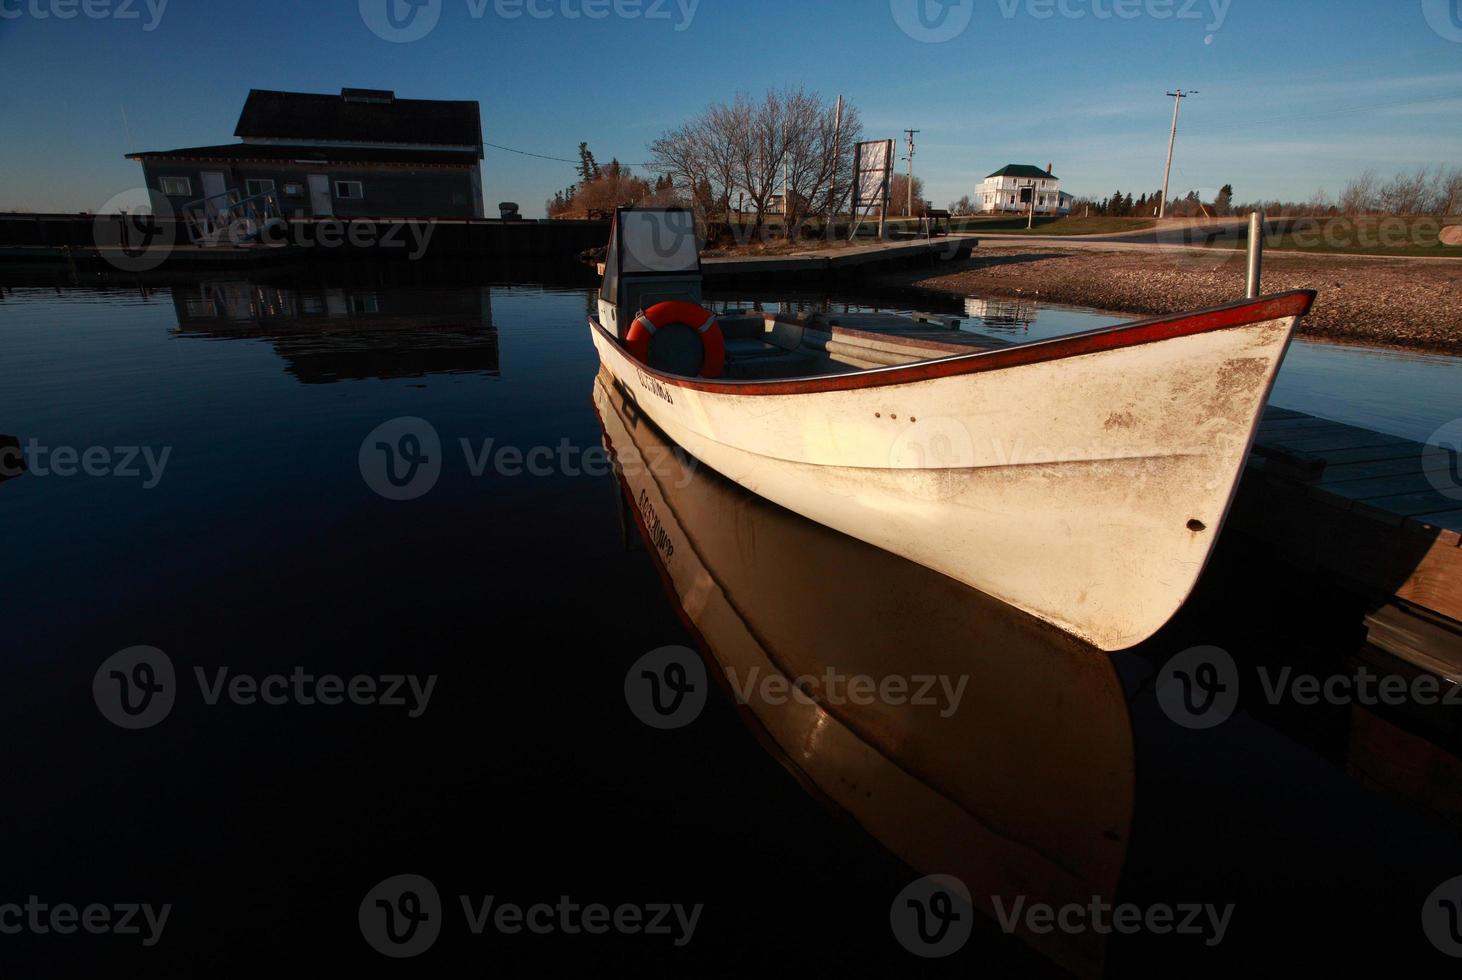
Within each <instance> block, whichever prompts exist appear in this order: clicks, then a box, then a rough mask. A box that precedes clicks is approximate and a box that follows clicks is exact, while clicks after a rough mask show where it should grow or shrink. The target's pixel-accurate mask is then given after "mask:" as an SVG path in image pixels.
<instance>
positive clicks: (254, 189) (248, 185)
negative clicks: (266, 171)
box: [244, 180, 274, 197]
mask: <svg viewBox="0 0 1462 980" xmlns="http://www.w3.org/2000/svg"><path fill="white" fill-rule="evenodd" d="M244 189H245V190H246V191H248V192H249V197H253V196H254V195H256V194H273V193H274V181H272V180H246V181H244Z"/></svg>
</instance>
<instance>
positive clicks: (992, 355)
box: [589, 289, 1315, 395]
mask: <svg viewBox="0 0 1462 980" xmlns="http://www.w3.org/2000/svg"><path fill="white" fill-rule="evenodd" d="M1314 301H1315V291H1314V290H1313V289H1297V290H1294V291H1293V292H1288V293H1276V294H1275V295H1273V296H1264V297H1261V298H1259V299H1254V300H1249V299H1244V300H1239V301H1237V302H1234V303H1229V304H1226V305H1224V306H1215V307H1213V308H1211V309H1207V310H1198V311H1196V312H1193V313H1179V314H1176V315H1173V316H1165V317H1155V318H1153V319H1150V320H1138V321H1136V322H1133V323H1120V324H1117V325H1115V326H1111V327H1103V328H1102V329H1100V330H1091V331H1087V332H1086V333H1078V334H1072V335H1070V336H1067V337H1053V338H1052V339H1050V340H1039V341H1036V342H1034V343H1030V344H1020V345H1018V346H1015V347H1003V348H999V349H997V350H989V351H975V352H974V353H970V354H957V355H955V356H953V357H942V358H939V359H938V360H933V361H919V362H917V363H915V364H907V365H899V366H897V367H886V368H873V369H870V370H867V371H859V372H857V373H855V374H831V375H824V376H819V377H812V378H789V379H787V380H783V381H734V380H730V381H727V380H722V381H707V380H705V379H701V378H686V377H682V376H680V375H675V374H661V373H660V372H658V371H656V370H654V369H653V368H651V367H649V366H648V365H645V364H640V363H639V362H638V361H636V364H637V365H638V366H639V369H640V370H641V371H643V372H644V373H645V374H647V375H649V376H650V377H653V378H655V379H656V380H658V381H662V382H664V383H665V384H668V385H674V386H675V387H677V388H688V389H690V390H692V391H709V392H713V393H716V394H722V395H805V394H811V393H813V392H820V391H853V390H856V389H859V388H882V387H887V386H891V385H901V384H910V383H912V382H915V381H929V380H931V379H934V378H948V377H953V376H956V375H961V374H978V373H980V372H983V371H998V370H1000V369H1001V368H1009V367H1016V366H1018V365H1023V364H1039V363H1042V362H1044V361H1056V360H1060V359H1061V358H1065V357H1078V356H1080V355H1082V354H1095V353H1098V352H1100V351H1108V350H1120V349H1122V348H1124V347H1137V346H1140V345H1142V344H1151V343H1156V342H1157V341H1160V340H1171V339H1173V338H1174V337H1190V336H1193V335H1194V334H1200V333H1209V332H1211V331H1214V330H1224V329H1226V328H1229V327H1242V326H1247V325H1248V324H1251V323H1262V322H1264V321H1265V320H1279V319H1283V318H1284V317H1291V316H1304V315H1305V314H1306V313H1308V312H1309V311H1310V306H1311V304H1313V303H1314ZM589 325H590V327H591V328H593V329H594V330H597V331H599V332H600V333H601V334H603V335H604V338H605V339H606V340H607V341H608V342H610V343H612V344H615V345H616V346H618V341H616V340H615V339H614V337H613V335H612V334H610V333H609V332H608V331H607V330H605V329H604V327H603V326H601V325H600V324H599V322H598V321H597V320H595V319H593V318H592V317H591V318H590V319H589ZM621 349H622V348H621ZM631 360H633V358H631Z"/></svg>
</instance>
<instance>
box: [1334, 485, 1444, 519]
mask: <svg viewBox="0 0 1462 980" xmlns="http://www.w3.org/2000/svg"><path fill="white" fill-rule="evenodd" d="M1456 502H1457V501H1455V500H1452V499H1450V498H1448V497H1445V496H1443V495H1442V494H1441V493H1440V492H1439V491H1437V490H1436V489H1435V488H1432V489H1429V490H1425V491H1421V492H1418V493H1403V494H1397V495H1396V496H1393V497H1372V498H1370V499H1368V500H1360V501H1357V502H1356V508H1357V509H1360V510H1363V511H1366V512H1368V513H1369V512H1377V513H1381V514H1386V515H1388V516H1392V517H1396V518H1397V521H1396V523H1398V524H1399V523H1400V520H1399V519H1400V518H1402V517H1413V516H1415V515H1417V514H1435V513H1439V512H1444V511H1445V510H1446V508H1448V507H1450V506H1451V505H1452V504H1455V503H1456Z"/></svg>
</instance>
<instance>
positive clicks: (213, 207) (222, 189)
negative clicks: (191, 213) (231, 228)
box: [198, 170, 228, 217]
mask: <svg viewBox="0 0 1462 980" xmlns="http://www.w3.org/2000/svg"><path fill="white" fill-rule="evenodd" d="M198 176H199V177H201V178H202V179H203V199H204V202H205V203H204V205H203V207H204V208H205V210H206V211H207V213H208V216H209V217H212V216H213V215H215V214H217V213H218V212H219V211H222V210H225V209H226V208H227V207H228V198H227V197H226V196H225V195H226V194H227V193H228V183H227V182H226V181H225V180H224V179H223V174H221V173H219V172H218V171H216V170H205V171H203V172H202V173H200V174H199V175H198Z"/></svg>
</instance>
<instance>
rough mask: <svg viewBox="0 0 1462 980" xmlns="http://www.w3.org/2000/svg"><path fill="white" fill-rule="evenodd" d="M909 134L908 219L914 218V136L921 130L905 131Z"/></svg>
mask: <svg viewBox="0 0 1462 980" xmlns="http://www.w3.org/2000/svg"><path fill="white" fill-rule="evenodd" d="M904 132H906V133H908V134H909V211H908V215H909V217H910V218H912V217H913V216H914V134H915V133H921V132H923V130H921V129H906V130H904Z"/></svg>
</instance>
